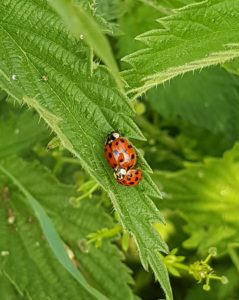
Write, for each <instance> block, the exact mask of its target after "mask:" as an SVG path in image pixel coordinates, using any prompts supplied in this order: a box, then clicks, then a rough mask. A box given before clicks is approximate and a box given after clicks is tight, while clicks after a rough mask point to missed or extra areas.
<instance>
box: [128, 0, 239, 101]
mask: <svg viewBox="0 0 239 300" xmlns="http://www.w3.org/2000/svg"><path fill="white" fill-rule="evenodd" d="M238 18H239V1H238V0H208V1H203V2H201V3H198V4H192V5H188V6H185V7H184V8H182V9H179V10H177V11H176V12H175V14H172V15H170V16H167V17H165V18H161V19H159V20H158V22H159V23H160V24H161V26H162V28H161V29H155V30H151V31H148V32H145V33H144V34H141V35H140V36H138V37H137V39H138V40H139V41H141V42H143V43H144V44H145V45H146V46H147V48H146V49H143V50H139V51H137V52H135V53H133V54H130V55H128V56H126V57H125V58H124V59H123V60H124V61H126V62H128V63H130V64H131V65H132V69H130V70H128V71H125V74H124V75H125V79H126V80H127V82H128V85H129V92H131V93H133V94H136V95H138V94H142V93H143V92H145V91H147V90H148V89H150V88H151V87H153V86H156V85H158V84H160V83H163V82H165V81H167V80H169V79H170V78H173V77H175V76H178V75H180V74H184V73H186V72H189V71H193V70H197V69H202V68H204V67H207V66H211V65H215V64H219V63H224V62H225V61H228V60H231V59H233V58H235V57H238V56H239V34H238V32H239V22H238Z"/></svg>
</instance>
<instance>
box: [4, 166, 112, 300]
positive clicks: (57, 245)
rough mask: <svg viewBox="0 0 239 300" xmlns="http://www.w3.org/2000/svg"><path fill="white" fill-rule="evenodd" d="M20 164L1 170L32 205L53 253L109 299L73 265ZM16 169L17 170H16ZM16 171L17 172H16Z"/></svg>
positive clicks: (81, 280)
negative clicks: (29, 189) (35, 196)
mask: <svg viewBox="0 0 239 300" xmlns="http://www.w3.org/2000/svg"><path fill="white" fill-rule="evenodd" d="M18 168H19V165H18V164H17V165H15V166H14V168H13V169H11V164H10V165H8V164H6V165H5V164H4V163H1V164H0V172H2V173H3V174H4V175H5V176H6V177H8V178H9V179H10V180H11V181H12V183H13V184H14V185H15V186H17V187H18V188H19V190H20V191H21V192H22V193H23V194H24V196H25V197H26V200H27V202H28V204H29V205H30V206H31V208H32V210H33V211H34V213H35V215H36V217H37V219H38V221H39V223H40V225H41V228H42V231H43V233H44V236H45V238H46V240H47V241H48V243H49V245H50V247H51V249H52V251H53V253H54V254H55V256H56V258H57V259H58V261H59V262H60V264H61V265H62V266H63V267H64V268H65V269H66V270H67V271H68V272H69V273H70V274H71V275H72V276H73V277H74V278H75V279H76V280H77V281H78V282H79V283H80V284H81V285H82V287H84V288H85V289H86V290H87V291H88V292H89V293H90V294H91V295H93V296H95V297H96V298H97V299H104V300H107V299H108V298H107V297H105V296H104V295H102V294H101V293H99V292H98V291H97V290H96V289H94V288H93V287H91V286H90V285H89V284H88V283H87V281H86V280H85V278H84V277H83V275H82V274H81V273H80V272H79V271H78V270H77V268H76V267H75V266H74V265H73V263H72V262H71V260H70V258H69V257H68V255H67V253H66V251H65V249H64V247H63V243H62V241H61V239H60V237H59V235H58V233H57V232H56V230H55V228H54V225H53V224H52V221H51V220H50V219H49V217H48V216H47V214H46V212H45V210H44V209H43V208H42V206H41V205H40V204H39V202H38V201H37V199H35V198H34V196H33V195H32V194H31V193H29V191H28V189H27V187H26V186H24V182H23V183H22V178H18V177H19V176H17V175H18V174H21V173H20V172H19V169H18ZM14 171H15V172H14ZM14 173H15V174H14Z"/></svg>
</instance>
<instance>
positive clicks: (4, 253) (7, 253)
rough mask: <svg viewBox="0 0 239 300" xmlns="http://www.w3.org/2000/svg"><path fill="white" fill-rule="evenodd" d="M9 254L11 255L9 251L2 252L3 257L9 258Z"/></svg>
mask: <svg viewBox="0 0 239 300" xmlns="http://www.w3.org/2000/svg"><path fill="white" fill-rule="evenodd" d="M9 254H10V252H9V251H7V250H3V251H1V256H8V255H9Z"/></svg>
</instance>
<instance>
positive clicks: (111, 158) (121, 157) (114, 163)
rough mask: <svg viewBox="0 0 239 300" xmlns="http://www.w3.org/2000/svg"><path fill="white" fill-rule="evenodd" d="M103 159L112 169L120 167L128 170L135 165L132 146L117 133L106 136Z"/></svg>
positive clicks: (134, 154) (134, 153)
mask: <svg viewBox="0 0 239 300" xmlns="http://www.w3.org/2000/svg"><path fill="white" fill-rule="evenodd" d="M105 157H106V160H107V161H108V163H109V165H110V166H111V167H112V168H113V169H115V168H117V167H121V168H123V169H126V170H129V169H131V168H133V167H134V166H135V163H136V152H135V150H134V148H133V146H132V145H131V144H130V143H129V141H128V140H127V139H126V138H124V137H122V136H121V135H120V134H119V133H118V132H112V133H110V134H109V135H108V136H107V140H106V143H105Z"/></svg>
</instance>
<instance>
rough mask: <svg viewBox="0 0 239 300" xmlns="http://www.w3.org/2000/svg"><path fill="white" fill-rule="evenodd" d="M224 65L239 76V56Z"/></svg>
mask: <svg viewBox="0 0 239 300" xmlns="http://www.w3.org/2000/svg"><path fill="white" fill-rule="evenodd" d="M223 66H224V68H225V69H226V70H227V71H229V72H231V73H232V74H235V75H237V76H239V59H238V58H236V59H234V60H232V61H229V62H226V63H225V64H224V65H223Z"/></svg>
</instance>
